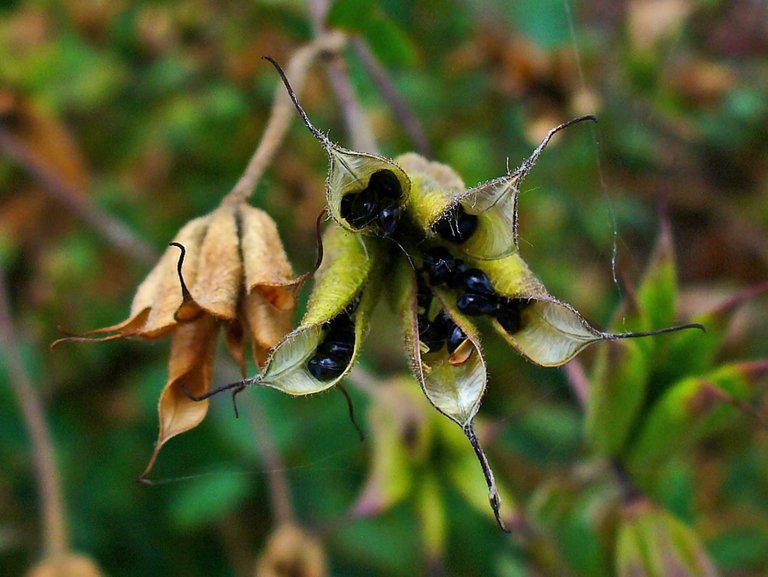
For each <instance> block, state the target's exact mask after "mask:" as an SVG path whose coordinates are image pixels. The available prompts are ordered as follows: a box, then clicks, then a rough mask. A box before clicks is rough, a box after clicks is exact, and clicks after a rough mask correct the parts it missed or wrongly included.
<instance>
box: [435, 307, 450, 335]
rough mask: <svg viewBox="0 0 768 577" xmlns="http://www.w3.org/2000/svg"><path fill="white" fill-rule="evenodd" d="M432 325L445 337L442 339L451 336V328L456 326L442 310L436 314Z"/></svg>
mask: <svg viewBox="0 0 768 577" xmlns="http://www.w3.org/2000/svg"><path fill="white" fill-rule="evenodd" d="M432 324H433V325H434V326H435V328H436V329H437V330H439V331H440V333H441V334H443V335H444V336H445V337H444V338H447V337H448V335H450V334H451V331H452V330H453V327H455V326H456V323H455V322H453V319H452V318H451V315H449V314H448V313H447V312H446V311H444V310H442V311H440V312H439V313H437V316H436V317H435V320H433V321H432Z"/></svg>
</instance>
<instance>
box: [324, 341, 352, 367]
mask: <svg viewBox="0 0 768 577" xmlns="http://www.w3.org/2000/svg"><path fill="white" fill-rule="evenodd" d="M354 350H355V343H354V341H352V342H349V341H329V340H328V339H326V340H324V341H323V342H322V343H321V344H320V346H319V347H317V351H316V353H317V354H318V355H324V356H326V357H331V358H333V359H336V360H338V361H343V362H344V364H345V365H346V364H348V363H349V360H350V359H351V358H352V353H353V352H354Z"/></svg>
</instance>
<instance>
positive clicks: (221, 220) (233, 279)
mask: <svg viewBox="0 0 768 577" xmlns="http://www.w3.org/2000/svg"><path fill="white" fill-rule="evenodd" d="M187 252H188V253H189V254H190V257H191V258H190V261H192V262H195V263H196V267H197V275H196V278H195V279H194V280H193V279H192V278H190V276H189V273H188V272H187V270H186V268H185V270H184V271H183V272H184V279H185V281H186V282H187V283H188V286H189V287H190V292H191V293H192V297H193V299H194V302H195V304H196V305H197V306H198V307H200V308H201V309H202V310H204V311H205V312H207V313H209V314H211V315H213V316H215V317H217V318H220V319H225V320H233V319H234V318H235V317H236V316H237V301H238V298H239V296H240V291H241V290H242V279H243V263H242V260H241V258H240V241H239V235H238V222H237V209H236V208H234V207H231V206H228V205H226V204H225V205H223V206H222V207H220V208H218V209H216V210H215V211H214V212H212V213H211V214H210V221H209V223H208V228H207V230H206V231H205V237H204V238H203V242H202V244H201V245H200V248H199V251H198V252H193V251H192V249H191V248H190V247H187ZM177 284H178V280H177Z"/></svg>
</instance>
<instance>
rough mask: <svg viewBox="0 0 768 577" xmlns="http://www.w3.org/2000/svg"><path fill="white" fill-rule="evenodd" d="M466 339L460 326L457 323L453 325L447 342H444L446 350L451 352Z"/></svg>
mask: <svg viewBox="0 0 768 577" xmlns="http://www.w3.org/2000/svg"><path fill="white" fill-rule="evenodd" d="M466 339H467V335H466V334H465V333H464V331H463V330H461V327H460V326H458V325H457V326H455V327H453V330H452V331H451V334H450V336H449V337H448V342H447V343H446V344H447V345H448V352H449V353H451V354H453V351H455V350H456V349H457V348H459V345H460V344H461V343H463V342H464V341H465V340H466Z"/></svg>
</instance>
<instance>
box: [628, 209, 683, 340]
mask: <svg viewBox="0 0 768 577" xmlns="http://www.w3.org/2000/svg"><path fill="white" fill-rule="evenodd" d="M677 292H678V291H677V270H676V267H675V251H674V246H673V242H672V233H671V231H670V227H669V223H668V222H666V221H662V226H661V231H660V232H659V237H658V239H657V240H656V247H655V248H654V251H653V254H652V255H651V259H650V261H649V263H648V267H647V268H646V271H645V273H644V275H643V280H642V281H641V283H640V287H639V288H638V290H637V301H638V306H639V308H640V310H641V312H642V316H643V318H644V326H642V330H651V329H654V328H657V327H666V326H670V325H672V324H674V323H675V321H676V308H677Z"/></svg>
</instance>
